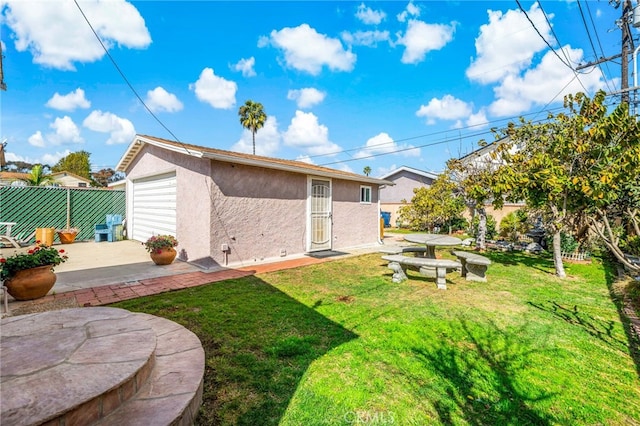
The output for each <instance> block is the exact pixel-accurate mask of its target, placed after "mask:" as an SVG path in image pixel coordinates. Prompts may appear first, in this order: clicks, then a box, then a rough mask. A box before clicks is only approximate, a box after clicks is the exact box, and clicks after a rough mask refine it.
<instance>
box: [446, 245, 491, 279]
mask: <svg viewBox="0 0 640 426" xmlns="http://www.w3.org/2000/svg"><path fill="white" fill-rule="evenodd" d="M451 254H452V255H454V256H455V257H457V258H458V260H459V261H460V263H461V264H462V269H461V270H460V274H461V275H462V276H463V277H465V278H466V279H467V280H468V281H480V282H486V281H487V276H486V275H485V274H486V272H487V268H488V267H489V265H491V260H489V259H487V258H486V257H484V256H481V255H479V254H477V253H470V252H468V251H459V250H452V251H451Z"/></svg>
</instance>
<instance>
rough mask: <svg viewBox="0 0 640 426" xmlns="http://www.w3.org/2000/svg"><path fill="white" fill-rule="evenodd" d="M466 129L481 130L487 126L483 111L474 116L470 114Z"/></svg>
mask: <svg viewBox="0 0 640 426" xmlns="http://www.w3.org/2000/svg"><path fill="white" fill-rule="evenodd" d="M466 124H467V126H468V127H474V128H482V127H486V126H487V125H488V124H489V120H488V119H487V114H486V112H485V110H484V109H481V110H480V111H478V112H477V113H475V114H471V115H470V116H469V118H468V119H467V121H466Z"/></svg>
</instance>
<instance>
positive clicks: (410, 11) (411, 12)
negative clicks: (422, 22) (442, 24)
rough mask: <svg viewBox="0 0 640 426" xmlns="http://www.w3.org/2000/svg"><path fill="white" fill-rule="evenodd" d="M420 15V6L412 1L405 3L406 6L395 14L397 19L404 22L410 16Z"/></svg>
mask: <svg viewBox="0 0 640 426" xmlns="http://www.w3.org/2000/svg"><path fill="white" fill-rule="evenodd" d="M418 16H420V8H419V7H418V6H416V5H415V4H413V2H412V1H410V2H409V4H407V7H406V8H405V9H404V10H403V11H402V12H400V13H399V14H398V16H396V18H397V19H398V21H400V22H405V21H406V20H407V19H408V18H410V17H418Z"/></svg>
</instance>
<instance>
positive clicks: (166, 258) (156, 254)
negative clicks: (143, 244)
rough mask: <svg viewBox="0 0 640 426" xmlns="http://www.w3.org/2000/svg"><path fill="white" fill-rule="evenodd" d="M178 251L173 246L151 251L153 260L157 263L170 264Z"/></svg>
mask: <svg viewBox="0 0 640 426" xmlns="http://www.w3.org/2000/svg"><path fill="white" fill-rule="evenodd" d="M177 254H178V252H177V251H176V250H175V249H174V248H173V247H170V248H166V249H159V250H156V251H152V252H150V253H149V255H150V256H151V260H153V263H155V264H156V265H169V264H171V263H172V262H173V259H175V258H176V255H177Z"/></svg>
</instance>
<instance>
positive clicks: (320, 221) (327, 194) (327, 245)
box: [309, 179, 331, 251]
mask: <svg viewBox="0 0 640 426" xmlns="http://www.w3.org/2000/svg"><path fill="white" fill-rule="evenodd" d="M309 204H310V205H309V213H310V219H311V220H310V230H309V231H310V232H309V235H310V244H309V251H320V250H331V181H329V180H321V179H311V188H310V192H309Z"/></svg>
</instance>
